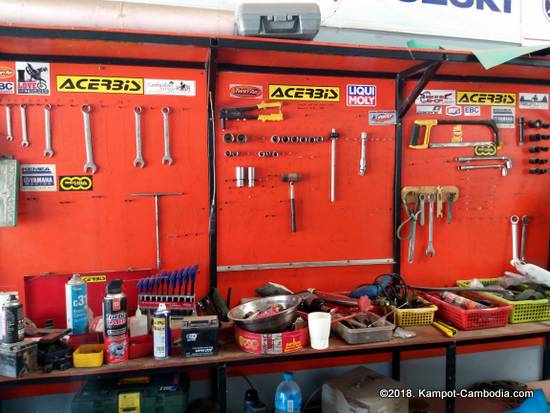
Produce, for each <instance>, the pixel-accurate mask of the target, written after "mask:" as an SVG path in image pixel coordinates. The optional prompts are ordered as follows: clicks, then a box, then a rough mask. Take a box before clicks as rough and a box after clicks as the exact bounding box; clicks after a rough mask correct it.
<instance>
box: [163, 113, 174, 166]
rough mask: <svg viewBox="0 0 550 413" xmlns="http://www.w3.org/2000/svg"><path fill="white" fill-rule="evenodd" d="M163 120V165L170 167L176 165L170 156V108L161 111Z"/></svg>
mask: <svg viewBox="0 0 550 413" xmlns="http://www.w3.org/2000/svg"><path fill="white" fill-rule="evenodd" d="M161 111H162V119H163V122H164V156H163V158H162V164H163V165H166V164H168V165H169V166H170V165H172V164H173V163H174V160H173V159H172V156H171V155H170V122H169V120H168V114H169V113H170V108H169V107H167V106H165V107H163V108H162V109H161Z"/></svg>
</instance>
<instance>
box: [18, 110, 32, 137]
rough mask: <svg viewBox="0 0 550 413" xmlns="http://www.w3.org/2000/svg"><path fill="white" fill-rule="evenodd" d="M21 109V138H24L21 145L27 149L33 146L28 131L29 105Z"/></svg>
mask: <svg viewBox="0 0 550 413" xmlns="http://www.w3.org/2000/svg"><path fill="white" fill-rule="evenodd" d="M19 109H20V110H21V136H22V137H23V139H22V141H21V145H22V146H24V147H27V146H29V145H30V144H31V143H30V142H29V134H28V131H27V105H25V104H22V105H20V106H19Z"/></svg>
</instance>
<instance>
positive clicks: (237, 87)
mask: <svg viewBox="0 0 550 413" xmlns="http://www.w3.org/2000/svg"><path fill="white" fill-rule="evenodd" d="M229 96H231V97H232V98H256V99H261V98H262V97H263V96H264V88H263V86H259V85H241V84H235V83H231V84H230V85H229Z"/></svg>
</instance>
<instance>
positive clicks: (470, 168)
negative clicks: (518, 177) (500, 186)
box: [458, 165, 508, 176]
mask: <svg viewBox="0 0 550 413" xmlns="http://www.w3.org/2000/svg"><path fill="white" fill-rule="evenodd" d="M475 169H500V174H501V175H502V176H507V175H508V168H507V167H506V165H459V166H458V170H459V171H473V170H475Z"/></svg>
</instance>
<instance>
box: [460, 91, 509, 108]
mask: <svg viewBox="0 0 550 413" xmlns="http://www.w3.org/2000/svg"><path fill="white" fill-rule="evenodd" d="M456 103H458V104H459V105H491V106H510V105H515V104H516V94H515V93H502V92H456Z"/></svg>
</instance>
